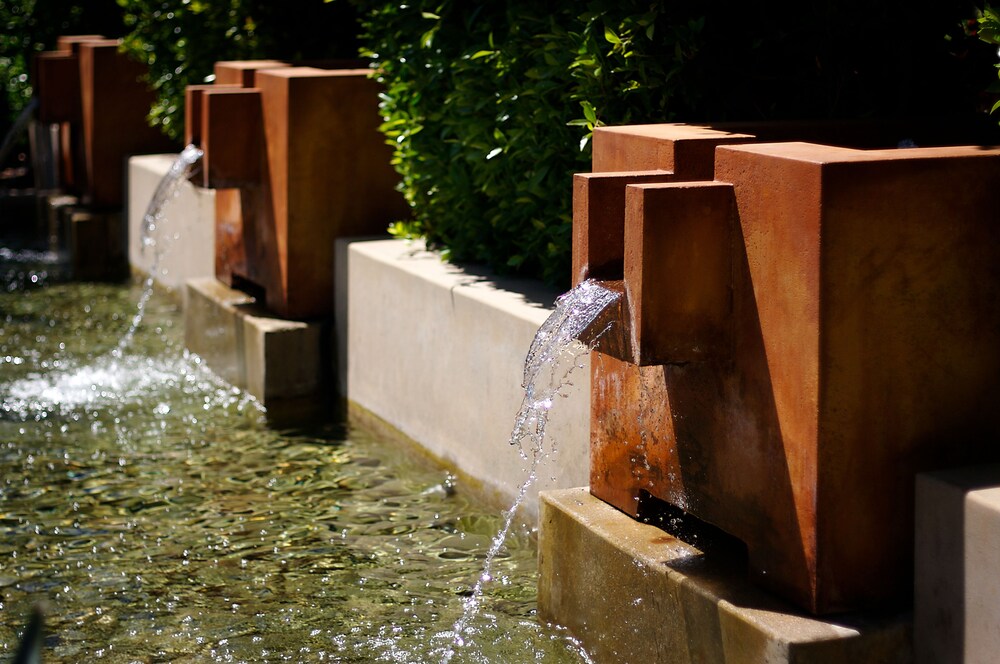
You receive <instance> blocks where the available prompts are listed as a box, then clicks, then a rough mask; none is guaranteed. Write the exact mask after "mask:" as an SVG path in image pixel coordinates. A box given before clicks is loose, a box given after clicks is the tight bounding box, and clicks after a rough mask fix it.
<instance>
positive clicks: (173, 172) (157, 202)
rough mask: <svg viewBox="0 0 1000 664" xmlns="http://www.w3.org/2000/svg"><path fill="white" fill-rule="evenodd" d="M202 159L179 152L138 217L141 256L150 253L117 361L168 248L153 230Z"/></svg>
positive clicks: (190, 150) (192, 149)
mask: <svg viewBox="0 0 1000 664" xmlns="http://www.w3.org/2000/svg"><path fill="white" fill-rule="evenodd" d="M202 155H204V152H203V151H202V150H201V149H200V148H198V147H197V146H195V145H188V146H186V147H185V148H184V149H183V150H181V153H180V154H179V155H177V159H175V160H174V163H172V164H171V165H170V168H169V169H168V170H167V172H166V174H165V175H164V176H163V177H162V178H161V179H160V182H159V183H158V184H157V185H156V191H154V192H153V197H152V198H151V199H150V201H149V205H148V206H146V212H145V214H143V216H142V227H141V231H140V235H139V239H140V242H141V247H142V252H143V254H145V253H146V251H147V250H152V252H153V256H152V261H151V262H150V265H149V275H148V276H147V277H146V282H145V286H144V288H143V291H142V295H140V296H139V302H138V304H136V313H135V316H134V317H133V318H132V324H131V325H130V326H129V328H128V330H127V331H126V332H125V334H124V335H122V338H121V341H119V342H118V346H117V347H116V348H115V350H114V354H115V355H116V356H117V357H121V355H122V353H123V352H124V350H125V349H126V348H128V345H129V344H130V343H132V338H133V337H134V336H135V332H136V330H137V329H138V328H139V326H140V325H142V316H143V313H144V312H145V310H146V303H147V302H149V298H150V297H152V295H153V286H154V284H155V283H156V277H157V276H158V275H159V271H160V261H161V260H162V259H163V256H164V254H165V253H166V252H167V251H168V250H169V248H170V246H169V244H168V243H167V240H168V238H169V235H167V234H165V233H161V234H160V235H161V237H162V238H163V240H162V241H161V242H160V243H159V244H158V243H157V241H156V235H155V233H156V230H157V226H159V225H160V224H161V223H163V221H164V218H165V217H164V215H165V211H166V208H167V203H169V202H170V201H171V200H173V199H174V197H176V196H177V194H178V193H179V192H180V187H181V184H182V183H184V182H186V181H187V177H188V175H189V174H190V172H191V170H192V168H194V165H195V164H196V163H197V162H198V160H199V159H201V157H202Z"/></svg>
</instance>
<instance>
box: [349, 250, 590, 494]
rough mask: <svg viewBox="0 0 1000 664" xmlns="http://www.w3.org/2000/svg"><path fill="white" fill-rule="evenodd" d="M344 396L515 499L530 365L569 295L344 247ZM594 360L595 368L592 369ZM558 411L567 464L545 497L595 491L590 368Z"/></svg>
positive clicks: (522, 473) (429, 260)
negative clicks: (518, 428)
mask: <svg viewBox="0 0 1000 664" xmlns="http://www.w3.org/2000/svg"><path fill="white" fill-rule="evenodd" d="M336 260H337V277H336V284H337V289H336V292H337V302H336V305H337V311H336V321H337V322H336V338H337V344H338V370H337V373H338V382H339V387H340V391H341V394H343V395H345V396H346V397H347V398H348V399H349V400H350V401H352V402H354V403H356V404H357V405H359V406H361V407H362V408H364V409H367V410H369V411H371V412H372V413H374V414H376V415H377V416H379V417H380V418H382V419H383V420H385V421H386V422H388V423H389V424H391V425H392V426H394V427H395V428H397V429H399V430H400V431H401V432H403V433H404V434H406V435H407V436H409V437H410V438H413V439H414V440H416V441H418V442H419V443H421V444H422V445H424V446H425V447H426V448H427V449H428V450H429V451H430V452H431V453H433V454H434V455H436V456H438V457H440V458H442V459H444V460H445V461H447V462H450V463H452V464H454V465H455V466H457V467H458V468H459V469H461V470H462V471H464V472H465V473H468V474H469V475H471V476H473V477H474V478H477V479H480V480H482V481H483V483H484V484H485V485H486V487H487V488H488V489H492V490H494V491H496V492H498V493H500V494H501V495H502V496H505V497H506V498H507V499H509V498H512V497H513V496H514V495H515V494H516V491H517V488H518V486H519V485H520V484H521V483H522V482H523V481H524V479H525V477H526V469H527V465H528V464H527V463H526V462H525V461H524V460H522V459H521V458H520V456H519V455H518V453H517V450H516V449H515V448H512V447H511V446H510V445H508V442H507V441H508V438H509V436H510V432H511V429H512V426H513V422H514V416H515V414H516V413H517V410H518V407H519V406H520V404H521V399H522V397H523V390H522V388H521V379H522V371H523V363H524V357H525V355H526V353H527V351H528V348H529V346H530V344H531V340H532V338H533V337H534V334H535V332H536V330H537V329H538V326H539V325H541V323H542V322H543V321H544V320H545V318H546V317H547V316H548V314H549V313H550V311H551V305H552V303H553V302H554V300H555V298H556V297H557V296H558V295H559V293H558V292H556V291H555V290H553V289H546V288H542V287H540V286H539V285H538V284H537V283H535V282H531V281H526V280H500V279H497V278H495V277H492V276H490V275H478V276H477V275H474V274H470V273H468V272H463V271H461V270H459V269H458V268H456V267H454V266H452V265H448V264H446V263H443V262H442V261H441V259H440V258H439V257H438V256H437V255H435V254H432V253H429V252H427V251H423V250H422V247H421V246H420V245H417V244H410V243H407V242H404V241H401V240H373V241H355V242H351V243H348V242H344V241H341V242H339V243H338V246H337V259H336ZM584 360H585V361H586V358H584ZM573 378H574V380H573V382H574V386H573V387H572V388H571V389H570V390H569V392H568V394H569V396H568V398H566V399H562V400H559V402H558V403H557V404H556V406H555V408H554V409H553V411H552V415H551V419H550V424H549V429H548V431H549V439H550V440H552V441H554V443H555V446H556V448H557V450H558V451H557V453H556V454H555V456H554V458H550V459H549V460H547V461H546V462H545V463H544V465H543V466H542V468H541V470H540V472H539V474H538V475H539V481H538V482H537V484H536V485H535V486H534V487H533V489H532V490H531V491H530V493H529V498H528V500H527V501H526V505H525V507H526V511H527V512H528V513H529V514H537V510H538V503H537V491H538V490H539V489H544V488H565V487H573V486H580V485H585V484H587V480H588V466H589V456H588V448H589V443H588V441H589V396H588V395H589V386H590V368H589V362H586V366H584V367H583V368H581V369H578V370H577V371H576V372H575V373H574V374H573Z"/></svg>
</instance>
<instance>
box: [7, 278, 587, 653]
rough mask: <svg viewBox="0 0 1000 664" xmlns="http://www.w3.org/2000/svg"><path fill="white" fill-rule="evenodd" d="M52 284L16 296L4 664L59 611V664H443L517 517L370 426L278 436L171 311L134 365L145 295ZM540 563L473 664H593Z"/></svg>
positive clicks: (526, 568) (148, 334)
mask: <svg viewBox="0 0 1000 664" xmlns="http://www.w3.org/2000/svg"><path fill="white" fill-rule="evenodd" d="M15 272H17V270H15ZM29 272H30V271H29V270H22V271H21V273H25V274H28V273H29ZM41 281H43V280H36V281H34V282H33V281H31V279H30V278H28V279H26V280H21V281H20V282H18V284H17V285H16V286H14V287H13V288H10V287H9V285H8V284H9V282H8V283H5V284H3V288H2V289H0V291H2V293H0V328H2V329H0V653H4V654H3V655H0V658H2V657H9V655H10V653H11V652H12V651H13V649H14V648H15V646H16V643H17V637H18V633H19V631H20V629H21V625H22V622H23V620H24V619H25V617H26V616H27V614H28V612H29V610H30V607H31V606H32V605H33V604H35V603H36V602H37V601H39V600H44V601H46V603H47V605H48V613H49V620H48V631H47V635H48V636H47V638H46V655H47V656H51V659H52V660H55V661H74V660H76V661H92V660H96V659H100V658H103V659H104V660H106V661H120V662H200V661H221V662H242V661H246V662H279V661H293V662H298V661H337V662H371V661H391V662H425V661H437V660H440V658H441V657H442V655H443V654H444V653H445V652H446V651H447V650H448V648H449V646H450V645H451V637H452V634H451V631H450V629H451V625H452V624H453V623H454V622H455V621H456V619H457V618H458V616H459V614H460V613H461V610H462V599H463V597H465V596H467V595H468V593H469V592H470V590H471V589H470V587H469V584H470V582H471V581H473V580H475V579H476V578H477V576H478V573H479V571H480V570H481V568H482V564H483V558H484V556H485V554H486V551H487V549H488V548H489V546H490V541H491V538H492V536H493V534H494V533H495V532H496V530H497V528H498V526H499V524H500V516H499V514H496V513H494V512H493V511H492V510H491V509H489V508H486V507H483V506H481V505H476V504H473V503H471V502H470V500H469V499H468V498H467V497H466V496H465V495H464V494H463V491H462V487H458V490H457V491H452V490H451V487H450V484H449V483H450V481H451V480H450V478H448V476H447V475H446V474H445V473H444V471H442V470H441V469H440V468H437V467H436V466H434V465H432V464H429V463H428V462H427V461H425V460H424V459H422V458H420V457H418V456H414V455H411V454H409V453H408V452H406V451H403V450H400V449H399V447H398V446H394V445H392V444H389V443H386V442H383V441H379V440H376V439H375V438H373V437H372V436H370V435H369V434H367V433H366V432H364V431H362V430H359V429H355V428H352V427H348V426H344V425H342V424H337V423H334V424H329V423H328V424H323V425H314V426H311V427H309V428H306V427H303V428H301V429H299V430H286V431H275V430H273V429H272V428H269V427H268V425H267V423H266V421H265V418H264V416H263V414H262V413H261V411H260V409H259V408H258V407H257V405H256V403H255V402H254V401H253V400H252V399H250V398H248V397H247V396H245V395H244V394H242V393H240V392H239V391H238V390H234V389H233V388H231V387H229V386H226V385H225V384H223V383H221V382H220V381H219V380H218V379H216V378H215V377H214V376H212V374H211V373H209V372H208V371H207V370H205V369H204V368H203V367H202V366H201V365H200V364H199V360H198V358H196V357H193V356H190V355H188V354H186V353H185V352H184V351H183V348H182V345H181V341H180V336H181V334H180V332H181V331H180V329H179V328H180V323H179V319H178V318H177V315H176V312H175V311H174V308H173V306H172V305H171V304H170V303H169V302H168V301H166V300H165V298H159V297H154V298H153V299H152V300H151V301H150V303H149V305H148V307H147V310H146V320H145V323H144V325H143V327H142V328H140V329H139V331H138V333H137V335H136V337H135V339H134V340H133V342H132V345H131V346H130V348H129V350H128V351H127V352H126V354H125V355H124V356H123V357H121V358H114V357H113V355H112V354H111V351H112V349H114V347H115V345H116V343H117V341H118V339H119V338H120V336H121V334H122V333H124V332H125V330H126V329H127V328H128V325H129V321H130V319H131V316H130V313H129V312H130V311H131V310H133V309H134V306H135V304H134V303H135V301H136V297H137V295H138V293H137V291H136V290H135V289H128V288H124V287H118V286H108V285H66V284H49V285H47V286H45V287H40V286H39V284H40V283H41ZM505 451H506V450H505ZM534 556H535V552H534V549H533V545H532V543H531V541H530V539H529V538H528V537H527V535H526V534H523V533H522V534H520V535H515V536H513V537H511V538H509V539H508V542H507V547H506V549H505V550H504V551H502V552H501V554H500V556H499V557H498V559H497V561H496V562H495V563H494V567H493V576H494V578H495V579H497V581H496V582H495V583H493V584H492V585H491V587H490V588H489V589H488V591H487V596H486V601H485V604H484V606H483V609H482V613H481V614H480V617H479V619H478V620H477V623H476V624H475V625H473V626H472V629H471V634H470V636H471V637H472V638H471V639H467V642H468V643H469V645H468V647H466V648H464V649H462V650H461V651H460V652H459V653H458V656H456V658H455V660H454V661H462V662H525V661H542V662H577V661H581V656H580V655H579V654H578V649H577V647H576V646H575V645H574V643H573V642H572V641H571V640H570V639H568V638H567V637H566V635H565V634H563V633H561V632H560V631H559V630H556V629H551V628H546V627H540V626H538V625H537V623H536V620H535V617H534V602H535V579H534V565H535V561H534Z"/></svg>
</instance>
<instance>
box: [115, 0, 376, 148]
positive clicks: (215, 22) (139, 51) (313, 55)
mask: <svg viewBox="0 0 1000 664" xmlns="http://www.w3.org/2000/svg"><path fill="white" fill-rule="evenodd" d="M117 1H118V4H119V5H121V7H122V9H123V10H124V12H125V22H126V25H127V26H128V28H129V30H130V32H129V34H128V35H127V36H126V37H125V41H124V48H125V49H126V51H128V52H129V53H130V54H131V55H132V56H133V57H135V58H136V59H138V60H140V61H142V62H145V63H146V65H147V66H148V67H149V83H150V85H151V86H152V87H153V89H154V90H155V91H156V95H157V100H156V102H155V103H154V105H153V108H152V109H151V110H150V114H149V121H150V123H151V124H152V125H154V126H159V127H160V128H161V129H162V130H163V132H164V133H165V134H167V135H168V136H170V137H171V138H174V139H178V140H179V139H180V138H181V137H182V136H183V134H184V89H185V88H186V87H187V86H188V85H192V84H197V83H205V82H207V81H210V80H211V76H212V68H213V66H214V64H215V62H217V61H221V60H246V59H255V58H269V59H279V60H280V59H287V60H303V59H324V58H343V57H355V56H356V52H357V40H356V33H357V22H356V21H355V19H354V12H353V9H352V7H351V6H350V5H349V4H347V3H328V2H324V1H323V0H299V2H296V3H295V6H294V8H292V7H289V6H288V5H287V4H283V3H276V2H271V1H270V0H223V1H219V2H211V1H209V0H117Z"/></svg>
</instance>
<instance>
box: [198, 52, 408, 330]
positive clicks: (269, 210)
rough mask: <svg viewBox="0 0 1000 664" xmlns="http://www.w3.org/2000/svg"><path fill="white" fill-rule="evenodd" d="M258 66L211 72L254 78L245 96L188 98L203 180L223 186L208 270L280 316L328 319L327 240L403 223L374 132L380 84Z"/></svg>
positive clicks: (346, 75)
mask: <svg viewBox="0 0 1000 664" xmlns="http://www.w3.org/2000/svg"><path fill="white" fill-rule="evenodd" d="M234 64H239V65H240V66H239V67H235V66H231V65H234ZM265 64H267V66H262V67H258V68H254V67H253V66H252V65H253V63H220V66H217V68H216V72H217V76H218V77H219V78H217V80H230V79H229V78H226V76H224V75H223V74H224V73H225V72H226V71H229V70H231V71H232V72H238V73H240V76H241V77H242V76H244V75H245V73H246V72H247V71H253V72H254V73H253V78H252V81H253V84H254V85H255V87H253V88H239V87H226V86H223V87H221V88H220V89H219V90H212V89H209V88H204V87H200V88H196V89H191V90H189V93H188V109H189V113H191V114H195V113H198V112H200V113H201V124H200V127H201V128H200V131H199V132H198V137H199V138H200V140H201V147H202V148H203V149H204V150H205V158H204V180H203V181H204V183H205V184H207V185H209V186H216V187H223V188H227V189H226V190H224V191H222V190H220V192H219V195H217V197H216V224H217V229H216V242H217V245H216V272H217V275H218V276H219V278H220V279H221V280H222V281H224V282H226V283H227V284H234V285H242V286H245V287H249V288H251V290H255V291H257V292H258V294H260V293H262V294H263V297H264V299H265V301H266V305H267V307H268V309H270V310H271V311H272V312H274V313H275V314H277V315H279V316H284V317H287V318H298V319H302V318H314V317H323V316H328V315H330V314H331V313H332V309H333V288H334V283H333V282H334V279H333V275H334V273H335V271H334V266H333V262H334V243H335V240H336V238H338V237H343V236H352V235H374V234H382V233H384V232H385V230H386V227H387V226H388V223H389V222H390V221H393V220H394V219H399V218H404V217H405V216H407V215H408V210H407V207H406V205H405V203H404V201H403V199H402V196H401V195H400V194H399V193H397V192H396V191H395V185H396V183H397V182H398V176H397V175H396V173H395V171H394V170H393V169H392V167H391V165H390V157H391V152H390V149H389V147H388V146H387V145H385V142H384V138H383V136H382V135H381V134H380V133H379V132H378V126H379V124H380V122H381V119H380V116H379V113H378V92H379V85H378V83H376V82H375V81H373V80H371V79H370V78H369V77H368V70H367V69H318V68H313V67H287V66H286V67H282V66H276V64H275V63H265ZM221 65H225V66H221ZM272 65H273V66H272ZM227 67H228V70H227ZM231 78H233V81H235V80H236V78H235V74H233V76H232V77H231ZM240 80H241V81H243V82H245V81H246V80H247V79H245V78H241V79H240ZM230 106H231V107H232V108H229V107H230ZM227 108H229V110H228V111H227V110H225V109H227ZM192 137H194V135H192Z"/></svg>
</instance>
